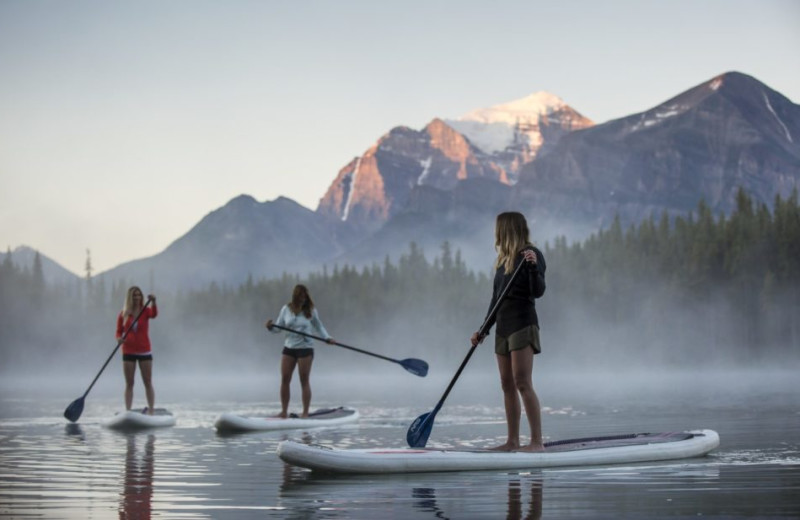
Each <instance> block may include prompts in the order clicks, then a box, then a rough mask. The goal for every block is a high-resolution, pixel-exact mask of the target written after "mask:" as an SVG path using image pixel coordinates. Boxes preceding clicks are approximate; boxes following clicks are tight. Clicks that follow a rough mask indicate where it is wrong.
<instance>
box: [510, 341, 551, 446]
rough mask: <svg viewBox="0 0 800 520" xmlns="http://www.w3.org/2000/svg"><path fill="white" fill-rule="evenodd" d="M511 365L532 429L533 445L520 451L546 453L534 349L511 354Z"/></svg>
mask: <svg viewBox="0 0 800 520" xmlns="http://www.w3.org/2000/svg"><path fill="white" fill-rule="evenodd" d="M511 364H512V369H513V372H514V385H515V386H516V390H517V391H518V392H519V395H520V397H521V399H522V404H523V405H524V406H525V415H526V416H527V417H528V426H529V427H530V429H531V443H530V444H529V445H527V446H524V447H522V448H520V450H519V451H544V445H543V444H542V411H541V408H540V406H539V398H538V397H537V396H536V392H535V391H534V390H533V380H532V378H531V375H532V373H533V348H532V347H525V348H523V349H520V350H514V351H512V352H511Z"/></svg>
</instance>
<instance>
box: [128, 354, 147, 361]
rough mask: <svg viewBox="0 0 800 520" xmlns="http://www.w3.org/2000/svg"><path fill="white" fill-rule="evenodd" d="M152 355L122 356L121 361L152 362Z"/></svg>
mask: <svg viewBox="0 0 800 520" xmlns="http://www.w3.org/2000/svg"><path fill="white" fill-rule="evenodd" d="M152 360H153V354H122V361H133V362H136V361H152Z"/></svg>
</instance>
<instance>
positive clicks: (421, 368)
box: [399, 358, 428, 377]
mask: <svg viewBox="0 0 800 520" xmlns="http://www.w3.org/2000/svg"><path fill="white" fill-rule="evenodd" d="M399 363H400V364H401V365H403V368H405V369H406V370H408V371H409V372H411V373H412V374H414V375H415V376H419V377H425V376H427V375H428V364H427V363H426V362H424V361H422V360H421V359H414V358H409V359H403V360H402V361H400V362H399Z"/></svg>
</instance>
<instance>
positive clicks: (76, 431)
mask: <svg viewBox="0 0 800 520" xmlns="http://www.w3.org/2000/svg"><path fill="white" fill-rule="evenodd" d="M64 433H66V434H67V435H68V436H70V437H75V438H77V439H79V440H81V441H83V440H86V434H85V433H83V428H81V425H80V424H76V423H67V425H66V426H64Z"/></svg>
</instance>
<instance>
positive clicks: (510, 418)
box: [471, 212, 547, 451]
mask: <svg viewBox="0 0 800 520" xmlns="http://www.w3.org/2000/svg"><path fill="white" fill-rule="evenodd" d="M495 249H496V250H497V260H496V262H495V267H496V268H497V271H496V272H495V276H494V290H493V292H492V302H491V304H490V305H489V309H492V308H493V307H494V305H495V303H496V302H497V298H498V297H499V296H500V293H501V292H502V291H503V289H504V288H505V286H506V284H508V282H509V281H510V279H511V274H512V273H513V272H514V270H515V269H516V267H517V266H518V265H519V263H520V262H523V261H525V262H528V264H527V265H526V266H524V267H522V271H521V272H520V273H519V274H518V275H517V277H516V279H515V280H514V283H513V285H512V286H511V287H510V288H509V290H508V293H507V294H506V297H505V299H504V300H503V302H502V303H501V304H500V307H499V309H498V310H497V314H496V315H495V316H494V317H493V318H491V319H490V321H489V327H491V326H492V325H497V330H496V331H495V354H496V358H497V367H498V368H499V370H500V384H501V386H502V388H503V402H504V404H505V409H506V422H507V424H508V440H506V442H505V444H502V445H500V446H498V447H496V448H494V449H496V450H500V451H517V450H518V451H543V450H544V445H543V444H542V417H541V409H540V407H539V398H538V397H537V396H536V392H535V391H534V390H533V381H532V379H531V375H532V372H533V356H534V354H538V353H539V352H540V351H541V345H540V343H539V318H538V316H537V315H536V305H535V302H534V300H535V299H536V298H540V297H541V296H542V295H543V294H544V290H545V283H544V272H545V269H546V268H547V267H546V265H545V261H544V255H542V252H541V251H539V249H537V248H536V247H534V246H533V245H532V244H531V241H530V231H529V230H528V223H527V222H526V221H525V217H524V216H523V215H522V214H521V213H517V212H507V213H501V214H499V215H498V216H497V223H496V227H495ZM487 330H489V329H488V328H487ZM483 339H484V337H481V336H479V333H478V332H476V333H474V334H473V335H472V338H471V341H472V345H473V346H474V345H477V344H478V343H481V342H482V341H483ZM520 400H521V401H522V405H523V406H524V407H525V415H527V417H528V424H529V426H530V430H531V442H530V444H528V445H527V446H524V447H521V446H520V441H519V422H520V414H521V409H520Z"/></svg>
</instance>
